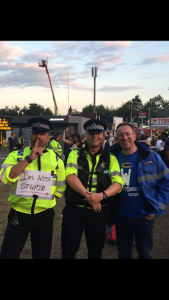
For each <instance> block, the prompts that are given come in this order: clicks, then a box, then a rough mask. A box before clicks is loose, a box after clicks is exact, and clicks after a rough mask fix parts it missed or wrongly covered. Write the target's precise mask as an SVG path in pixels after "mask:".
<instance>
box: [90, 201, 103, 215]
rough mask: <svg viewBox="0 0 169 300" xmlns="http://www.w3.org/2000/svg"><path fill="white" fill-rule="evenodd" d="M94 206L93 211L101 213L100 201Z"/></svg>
mask: <svg viewBox="0 0 169 300" xmlns="http://www.w3.org/2000/svg"><path fill="white" fill-rule="evenodd" d="M92 207H93V211H94V212H96V213H100V212H101V209H102V206H101V204H100V203H97V204H93V205H92Z"/></svg>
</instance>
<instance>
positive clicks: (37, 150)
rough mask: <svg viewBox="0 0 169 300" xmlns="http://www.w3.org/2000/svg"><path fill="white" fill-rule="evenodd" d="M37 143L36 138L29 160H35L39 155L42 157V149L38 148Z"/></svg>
mask: <svg viewBox="0 0 169 300" xmlns="http://www.w3.org/2000/svg"><path fill="white" fill-rule="evenodd" d="M38 141H39V139H38V138H37V140H36V143H35V147H34V148H33V149H32V151H31V153H30V155H29V157H30V159H31V160H34V159H36V158H37V157H38V156H39V155H40V156H42V155H43V148H41V147H38Z"/></svg>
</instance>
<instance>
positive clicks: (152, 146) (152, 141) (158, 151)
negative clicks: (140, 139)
mask: <svg viewBox="0 0 169 300" xmlns="http://www.w3.org/2000/svg"><path fill="white" fill-rule="evenodd" d="M156 144H157V141H156V140H155V139H152V140H151V142H150V149H151V150H153V151H155V152H156V153H158V154H159V153H160V150H158V149H157V148H156Z"/></svg>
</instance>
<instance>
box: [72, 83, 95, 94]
mask: <svg viewBox="0 0 169 300" xmlns="http://www.w3.org/2000/svg"><path fill="white" fill-rule="evenodd" d="M71 88H74V89H76V90H78V91H84V90H85V91H90V92H91V91H93V88H90V87H89V86H87V85H84V84H80V83H74V84H72V85H71Z"/></svg>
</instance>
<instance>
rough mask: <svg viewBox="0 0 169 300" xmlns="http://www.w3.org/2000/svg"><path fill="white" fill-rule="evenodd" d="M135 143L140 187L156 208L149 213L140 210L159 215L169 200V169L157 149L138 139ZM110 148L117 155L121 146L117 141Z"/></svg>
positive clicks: (162, 212)
mask: <svg viewBox="0 0 169 300" xmlns="http://www.w3.org/2000/svg"><path fill="white" fill-rule="evenodd" d="M135 144H136V146H137V148H138V150H139V163H138V169H137V177H138V183H139V187H140V190H141V192H142V193H143V194H144V196H145V197H146V199H147V201H148V202H149V203H150V205H151V206H152V207H153V208H154V211H149V212H148V213H147V211H146V210H144V209H142V210H141V211H140V212H142V213H144V214H149V215H150V214H152V213H153V214H154V213H155V212H156V214H157V217H158V216H159V215H160V214H161V215H163V214H164V210H165V208H166V206H167V204H168V202H169V169H167V167H166V165H165V164H164V162H163V161H162V159H161V157H160V156H159V155H158V154H157V153H156V152H155V151H152V150H151V149H149V148H148V147H147V145H144V144H143V143H142V144H141V143H138V142H136V141H135ZM108 150H109V151H110V152H112V153H114V155H116V157H117V156H118V153H119V152H120V150H121V147H120V145H119V144H118V143H117V144H115V145H113V146H111V147H110V148H109V149H108Z"/></svg>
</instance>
